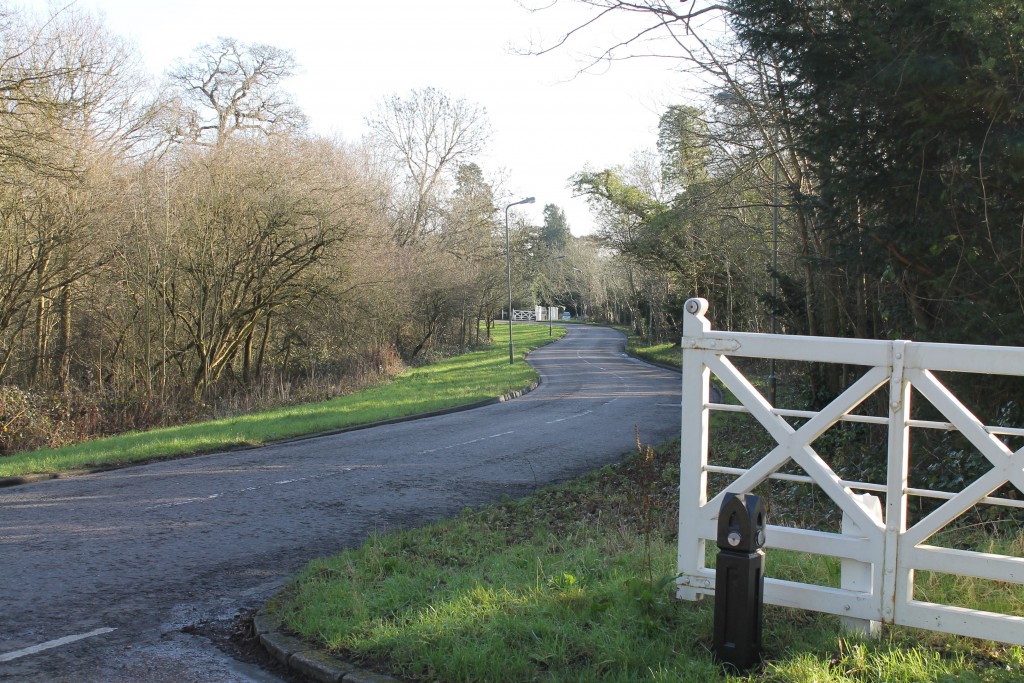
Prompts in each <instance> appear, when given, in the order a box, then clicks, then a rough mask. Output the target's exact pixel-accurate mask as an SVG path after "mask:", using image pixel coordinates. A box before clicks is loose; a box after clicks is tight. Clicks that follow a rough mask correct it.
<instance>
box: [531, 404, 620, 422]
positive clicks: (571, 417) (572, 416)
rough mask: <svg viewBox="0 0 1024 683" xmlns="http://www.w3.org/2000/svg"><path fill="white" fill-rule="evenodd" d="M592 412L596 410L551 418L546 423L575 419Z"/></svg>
mask: <svg viewBox="0 0 1024 683" xmlns="http://www.w3.org/2000/svg"><path fill="white" fill-rule="evenodd" d="M609 403H611V401H609ZM592 412H594V411H593V410H587V411H584V412H582V413H576V414H575V415H570V416H569V417H563V418H561V419H559V420H551V421H550V422H545V423H544V424H549V425H553V424H555V423H557V422H565V421H566V420H575V419H576V418H577V417H583V416H584V415H589V414H590V413H592Z"/></svg>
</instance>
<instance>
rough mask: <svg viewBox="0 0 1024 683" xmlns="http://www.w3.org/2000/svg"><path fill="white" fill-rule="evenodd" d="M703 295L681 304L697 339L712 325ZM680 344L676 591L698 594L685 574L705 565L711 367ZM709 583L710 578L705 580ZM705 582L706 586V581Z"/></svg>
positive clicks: (689, 333) (686, 332)
mask: <svg viewBox="0 0 1024 683" xmlns="http://www.w3.org/2000/svg"><path fill="white" fill-rule="evenodd" d="M707 311H708V302H707V300H706V299H689V300H687V302H686V304H685V306H684V310H683V338H684V339H691V340H692V339H700V338H701V337H703V336H704V333H706V332H710V331H711V323H710V322H708V319H707V318H706V317H704V316H705V314H706V313H707ZM687 346H688V345H687V344H683V345H682V347H683V352H682V353H683V378H682V382H683V386H682V394H681V399H680V403H681V411H682V425H681V432H680V440H679V537H678V538H679V550H678V573H679V575H680V578H679V579H678V580H677V584H676V596H677V597H678V598H680V599H681V600H699V599H700V598H701V597H702V593H701V592H700V591H698V587H697V586H694V585H692V584H691V579H690V578H689V577H688V575H689V576H693V575H696V574H698V573H699V572H701V571H702V570H703V569H704V548H705V541H704V538H703V537H702V536H701V534H700V525H699V524H697V523H696V521H697V520H698V519H700V517H701V516H702V508H703V507H704V506H705V504H706V503H707V479H708V475H707V464H708V407H707V406H708V398H709V388H708V387H709V385H710V382H711V370H709V369H708V367H707V366H706V365H705V364H704V354H705V353H708V352H707V351H702V350H700V349H697V348H687ZM709 585H710V584H709ZM705 587H708V586H705Z"/></svg>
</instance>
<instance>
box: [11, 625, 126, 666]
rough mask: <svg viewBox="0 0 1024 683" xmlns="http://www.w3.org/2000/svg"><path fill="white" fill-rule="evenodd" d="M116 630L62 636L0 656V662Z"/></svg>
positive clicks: (104, 629) (102, 629)
mask: <svg viewBox="0 0 1024 683" xmlns="http://www.w3.org/2000/svg"><path fill="white" fill-rule="evenodd" d="M116 630H117V629H116V628H98V629H96V630H95V631H89V632H88V633H79V634H78V635H75V636H64V637H63V638H57V639H56V640H48V641H46V642H45V643H40V644H39V645H33V646H32V647H26V648H24V649H21V650H15V651H14V652H6V653H4V654H0V662H10V661H14V660H15V659H19V658H21V657H27V656H28V655H34V654H36V653H37V652H42V651H43V650H49V649H51V648H55V647H60V646H61V645H67V644H69V643H73V642H75V641H77V640H84V639H85V638H92V637H93V636H101V635H103V634H104V633H110V632H111V631H116Z"/></svg>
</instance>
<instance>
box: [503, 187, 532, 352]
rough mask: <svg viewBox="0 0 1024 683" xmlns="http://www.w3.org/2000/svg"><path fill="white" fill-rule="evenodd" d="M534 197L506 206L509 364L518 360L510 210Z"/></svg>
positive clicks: (529, 202)
mask: <svg viewBox="0 0 1024 683" xmlns="http://www.w3.org/2000/svg"><path fill="white" fill-rule="evenodd" d="M533 202H534V198H533V197H527V198H526V199H520V200H519V201H518V202H512V203H511V204H509V205H508V206H506V207H505V269H506V270H507V271H508V364H509V365H512V364H513V363H515V362H516V357H515V350H514V349H513V346H512V250H511V248H510V247H509V239H508V210H509V209H511V208H512V207H513V206H517V205H519V204H533Z"/></svg>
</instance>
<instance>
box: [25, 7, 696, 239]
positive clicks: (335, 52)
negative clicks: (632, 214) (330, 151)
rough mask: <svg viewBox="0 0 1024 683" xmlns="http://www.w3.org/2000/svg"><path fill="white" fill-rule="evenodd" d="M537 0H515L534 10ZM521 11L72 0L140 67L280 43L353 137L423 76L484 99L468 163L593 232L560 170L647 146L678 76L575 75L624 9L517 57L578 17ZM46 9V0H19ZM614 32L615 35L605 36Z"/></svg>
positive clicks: (311, 106) (623, 23) (300, 99)
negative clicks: (556, 46)
mask: <svg viewBox="0 0 1024 683" xmlns="http://www.w3.org/2000/svg"><path fill="white" fill-rule="evenodd" d="M542 1H543V0H524V2H527V3H529V4H532V5H533V6H537V5H539V4H540V3H541V2H542ZM555 2H556V4H555V5H554V6H553V7H551V8H550V9H546V10H543V11H539V12H530V11H527V10H526V9H524V7H523V6H522V5H521V4H520V3H519V2H517V0H429V1H428V0H389V1H388V2H386V3H384V2H367V1H363V2H355V1H353V0H273V1H268V0H173V1H172V0H77V2H71V0H68V2H61V3H57V4H56V5H55V6H56V7H62V6H64V5H67V4H69V3H70V4H76V5H77V6H78V7H79V8H81V9H84V10H87V11H90V12H92V13H98V14H100V15H101V16H102V17H103V18H104V21H105V24H106V26H107V27H108V28H110V29H111V30H112V31H113V32H114V33H116V34H118V35H121V36H123V37H126V38H128V39H129V40H131V41H133V42H134V43H135V44H136V45H137V47H138V48H139V50H140V51H141V53H142V55H143V58H144V60H145V64H146V67H147V69H148V70H149V71H150V72H151V74H153V75H155V76H156V75H161V74H163V73H164V72H165V71H166V70H167V69H168V68H169V67H170V66H171V65H173V63H174V62H175V61H176V60H179V59H187V58H188V57H189V56H190V54H191V52H192V50H193V49H194V48H195V47H196V46H198V45H200V44H203V43H210V42H213V41H215V40H216V39H217V38H218V37H221V36H223V37H230V38H236V39H238V40H240V41H242V42H246V43H252V42H260V43H268V44H271V45H274V46H276V47H280V48H284V49H287V50H291V51H292V52H293V53H294V55H295V58H296V61H297V62H298V63H299V65H300V73H299V75H298V76H297V77H295V78H293V79H291V80H290V81H289V82H288V83H287V84H286V87H287V89H288V90H289V91H290V92H291V93H292V94H293V95H294V96H295V99H296V101H297V103H298V104H299V106H300V107H301V108H302V110H303V111H304V112H305V113H306V114H307V115H308V116H309V117H310V121H311V124H312V127H313V129H314V130H315V131H316V132H318V133H322V134H326V135H334V136H340V137H342V138H344V139H346V140H350V141H355V140H358V139H359V138H360V137H361V136H362V135H363V133H364V132H365V124H364V120H365V118H366V117H367V116H370V115H372V114H373V112H374V110H375V108H376V105H377V103H378V102H379V101H380V100H381V98H383V97H385V96H387V95H390V94H395V93H397V94H406V93H408V92H409V91H410V90H412V89H419V88H425V87H428V86H432V87H436V88H440V89H443V90H445V91H446V92H448V93H449V94H450V95H453V96H455V97H462V98H465V99H467V100H470V101H472V102H476V103H479V104H482V105H483V106H485V107H486V108H487V111H488V115H489V118H490V121H491V124H492V127H493V129H494V138H493V141H492V144H491V146H490V153H489V154H488V155H487V156H485V157H483V158H481V159H479V160H478V163H479V164H480V165H481V167H482V168H483V169H484V172H485V173H486V174H487V175H488V176H499V175H504V176H505V177H507V182H506V185H505V189H506V190H507V192H508V193H509V198H508V199H509V201H515V200H517V199H520V198H522V197H525V196H535V197H536V198H537V203H536V204H535V205H533V206H521V207H517V208H516V209H515V210H517V211H520V210H521V211H523V212H524V214H525V215H526V216H527V217H530V218H532V219H533V220H534V221H535V222H536V223H540V222H541V210H542V208H543V206H544V205H545V204H549V203H550V204H557V205H559V206H560V207H562V209H564V210H565V212H566V215H567V217H568V220H569V225H570V227H571V229H572V231H573V233H574V234H577V235H580V234H585V233H587V232H590V231H591V230H592V228H593V224H592V220H591V217H590V214H589V212H588V211H587V207H586V204H585V202H583V201H582V200H581V199H574V198H572V194H571V191H570V190H569V189H568V187H567V182H568V178H569V176H571V175H572V174H573V173H576V172H578V171H580V170H582V169H583V168H584V167H587V166H590V167H592V168H595V169H599V168H604V167H607V166H611V165H615V164H626V163H628V162H629V160H630V158H631V156H632V155H633V153H634V152H635V151H637V150H640V149H644V148H653V147H654V145H655V142H656V135H657V123H658V116H659V115H660V113H661V111H662V109H663V108H664V107H665V106H667V105H668V104H671V103H676V102H679V101H681V98H683V97H684V85H685V84H684V79H683V76H682V75H681V74H680V73H678V72H675V71H672V70H670V67H671V66H672V65H671V63H669V62H668V61H667V60H666V61H663V60H633V61H626V62H617V63H615V64H614V65H612V66H611V68H607V69H598V70H595V71H594V72H592V73H587V74H583V75H577V72H578V71H579V69H580V68H581V66H582V65H583V62H582V61H581V60H582V56H581V55H582V54H583V53H584V52H585V51H586V50H588V49H590V48H593V49H597V48H603V47H606V46H607V45H611V44H613V42H614V41H616V40H617V39H621V38H624V37H627V35H630V22H629V19H630V17H628V16H625V15H624V16H622V17H616V20H615V21H614V22H607V23H608V27H606V28H604V29H601V30H598V31H589V32H587V33H585V34H584V37H585V40H583V41H576V42H575V43H573V45H572V48H573V49H572V50H570V49H560V50H557V51H556V52H555V53H553V54H549V55H545V56H539V57H538V56H522V55H519V54H515V52H514V49H513V48H519V49H526V48H528V47H529V46H530V44H531V43H535V44H546V45H550V44H552V43H553V42H554V41H555V40H556V39H557V38H558V37H559V36H560V35H562V33H564V31H565V30H567V29H568V28H571V27H572V26H574V25H575V24H576V22H577V21H578V20H579V19H580V17H581V16H582V15H581V14H580V13H581V11H583V8H582V7H580V6H578V5H576V4H575V3H573V2H571V1H567V0H561V2H557V0H555ZM19 4H20V5H21V6H24V7H29V8H31V9H35V10H37V11H43V10H45V9H46V8H47V7H48V6H49V3H48V2H47V0H21V1H20V3H19ZM614 31H618V32H620V35H615V34H614Z"/></svg>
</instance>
